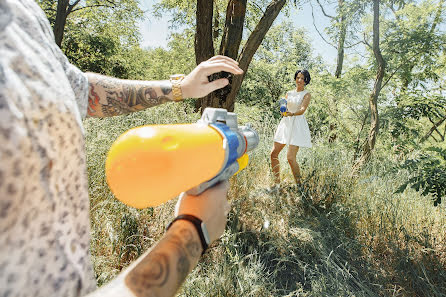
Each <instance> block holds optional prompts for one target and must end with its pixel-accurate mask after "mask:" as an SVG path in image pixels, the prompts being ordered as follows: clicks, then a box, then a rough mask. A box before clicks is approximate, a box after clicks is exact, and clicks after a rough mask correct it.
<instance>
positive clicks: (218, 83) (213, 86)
mask: <svg viewBox="0 0 446 297" xmlns="http://www.w3.org/2000/svg"><path fill="white" fill-rule="evenodd" d="M228 84H229V80H228V79H227V78H220V79H217V80H214V81H213V82H210V83H208V84H206V89H207V90H206V92H208V94H209V93H211V92H213V91H215V90H218V89H221V88H224V87H226V86H227V85H228Z"/></svg>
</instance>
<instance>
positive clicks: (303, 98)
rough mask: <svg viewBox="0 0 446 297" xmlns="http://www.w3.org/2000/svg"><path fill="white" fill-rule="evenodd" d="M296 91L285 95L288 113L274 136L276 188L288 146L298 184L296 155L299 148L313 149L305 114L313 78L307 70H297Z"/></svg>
mask: <svg viewBox="0 0 446 297" xmlns="http://www.w3.org/2000/svg"><path fill="white" fill-rule="evenodd" d="M294 80H295V82H296V89H295V90H292V91H288V92H287V93H286V95H285V98H286V100H287V111H286V112H285V113H284V114H283V118H282V120H281V121H280V123H279V126H278V127H277V130H276V133H275V135H274V144H273V148H272V151H271V167H272V171H273V174H274V183H275V185H274V188H278V187H279V186H280V165H279V153H280V152H281V151H282V149H283V148H284V147H285V145H287V144H288V152H287V159H288V163H289V164H290V167H291V171H292V172H293V176H294V179H295V181H296V183H297V184H300V183H301V180H300V179H301V175H300V168H299V164H297V161H296V154H297V152H298V151H299V148H300V147H301V146H302V147H311V146H312V145H311V135H310V129H309V128H308V123H307V120H306V119H305V116H304V113H305V111H306V110H307V107H308V104H310V100H311V94H310V93H308V92H307V91H306V90H305V86H306V85H307V84H309V83H310V80H311V77H310V73H309V72H308V71H307V70H297V71H296V73H295V74H294Z"/></svg>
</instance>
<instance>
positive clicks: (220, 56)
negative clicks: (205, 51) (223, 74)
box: [207, 55, 238, 65]
mask: <svg viewBox="0 0 446 297" xmlns="http://www.w3.org/2000/svg"><path fill="white" fill-rule="evenodd" d="M207 61H209V62H213V61H228V62H231V63H235V64H236V65H238V62H237V61H236V60H234V59H232V58H230V57H228V56H222V55H217V56H213V57H212V58H210V59H208V60H207Z"/></svg>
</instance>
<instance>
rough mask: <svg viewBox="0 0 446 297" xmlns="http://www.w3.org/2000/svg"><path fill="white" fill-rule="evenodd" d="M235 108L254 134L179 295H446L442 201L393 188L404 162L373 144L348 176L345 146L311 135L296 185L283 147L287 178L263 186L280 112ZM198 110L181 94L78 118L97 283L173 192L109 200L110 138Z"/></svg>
mask: <svg viewBox="0 0 446 297" xmlns="http://www.w3.org/2000/svg"><path fill="white" fill-rule="evenodd" d="M236 112H237V113H238V120H239V124H246V123H247V122H250V123H251V124H252V125H253V127H254V128H255V129H256V130H257V131H258V132H259V134H260V135H261V142H260V144H259V146H258V148H257V149H256V150H255V151H253V152H252V153H250V164H249V166H248V167H247V168H246V169H245V170H243V171H242V172H240V173H239V174H238V175H237V176H234V177H232V178H231V189H230V193H229V200H230V201H231V205H232V209H231V212H230V214H229V220H228V224H227V228H226V231H225V233H224V235H223V236H222V238H221V239H220V240H219V241H218V242H217V243H215V244H214V245H212V246H211V248H210V250H209V251H208V252H207V253H206V254H205V256H204V257H203V258H202V260H201V261H200V263H199V265H198V266H197V268H196V269H195V270H194V271H193V272H192V273H191V274H190V275H189V277H188V278H187V281H186V282H185V284H184V285H183V286H182V288H181V290H180V291H179V295H180V296H446V270H445V269H446V237H445V231H444V230H445V227H446V213H445V208H444V207H443V208H440V207H433V204H432V202H431V201H430V200H429V198H426V197H424V196H421V195H420V194H419V193H418V192H415V191H413V190H410V189H409V190H406V191H405V192H404V193H402V194H393V193H394V192H395V190H396V189H397V188H398V186H399V185H400V184H401V183H402V182H403V181H404V180H405V179H406V178H407V175H408V173H407V172H403V171H401V172H395V171H392V170H390V168H391V167H392V158H391V156H390V155H389V156H386V155H385V154H384V153H383V152H379V155H378V156H376V159H379V161H372V162H371V163H370V164H369V165H368V166H367V167H366V168H364V170H362V171H361V174H360V176H359V177H357V178H355V179H352V178H351V176H350V171H351V164H352V160H351V156H352V153H351V152H349V151H348V150H346V149H345V148H344V146H342V144H341V143H338V144H327V143H325V142H324V141H322V140H318V139H315V146H314V147H313V148H312V149H302V150H301V151H300V152H299V154H298V161H299V163H300V164H301V168H302V173H303V181H304V183H303V185H302V186H301V187H297V186H295V185H294V182H293V178H292V175H291V171H290V169H289V166H288V164H287V162H286V157H285V155H286V153H285V151H284V152H282V153H281V155H280V162H281V171H282V172H281V173H282V179H283V181H284V187H283V190H282V191H281V192H278V193H274V194H271V193H269V192H268V191H266V190H267V188H268V187H269V186H270V185H271V184H272V175H271V173H270V163H269V153H270V149H271V145H272V135H273V133H274V129H275V127H276V125H277V121H278V120H277V119H274V118H273V117H272V116H271V115H269V114H267V113H265V112H264V111H262V110H260V109H258V108H251V107H249V108H248V107H246V106H240V105H238V106H236ZM198 118H199V115H198V114H196V113H193V112H192V109H191V107H190V106H189V105H187V104H166V105H163V106H160V107H157V108H152V109H149V110H146V111H143V112H140V113H136V114H132V115H129V116H123V117H116V118H111V119H87V120H86V121H85V123H84V124H85V129H86V136H87V146H86V150H87V162H88V174H89V186H90V196H91V221H92V237H93V240H92V246H91V250H92V255H93V261H94V266H95V271H96V274H97V278H98V283H99V284H100V285H102V284H103V283H105V282H107V281H109V280H110V279H111V278H113V277H114V276H115V275H116V274H117V273H119V271H120V270H121V269H122V268H123V267H125V266H127V265H128V264H129V263H130V262H131V261H133V260H134V259H136V257H138V256H139V255H140V254H141V253H142V252H143V251H145V250H146V249H147V248H149V247H150V246H151V245H153V244H154V243H155V242H156V241H157V240H158V239H159V238H160V237H161V236H162V234H163V233H164V229H165V226H166V225H167V223H168V222H169V221H170V220H171V219H172V216H173V207H174V204H175V202H176V199H173V200H171V201H169V202H167V203H165V204H164V205H161V206H159V207H156V208H153V209H152V208H150V209H145V210H135V209H132V208H129V207H127V206H125V205H123V204H122V203H120V202H118V201H117V200H116V199H115V198H114V197H113V196H112V195H111V193H110V191H109V190H108V187H107V184H106V182H105V176H104V164H105V157H106V153H107V151H108V149H109V147H110V145H111V143H112V142H113V141H114V139H116V137H117V136H119V135H120V134H121V133H122V132H124V131H126V130H127V129H129V128H133V127H135V126H139V125H144V124H155V123H156V124H159V123H192V122H195V121H196V120H198ZM378 157H379V158H378Z"/></svg>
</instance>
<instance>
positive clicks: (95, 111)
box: [86, 73, 172, 117]
mask: <svg viewBox="0 0 446 297" xmlns="http://www.w3.org/2000/svg"><path fill="white" fill-rule="evenodd" d="M86 75H87V78H88V82H89V87H88V110H87V114H88V116H91V117H109V116H116V115H122V114H127V113H130V112H135V111H139V110H143V109H145V108H147V107H152V106H155V105H158V104H161V103H165V102H169V101H171V100H172V84H171V83H170V81H137V80H123V79H117V78H113V77H107V76H103V75H100V74H96V73H87V74H86Z"/></svg>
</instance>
